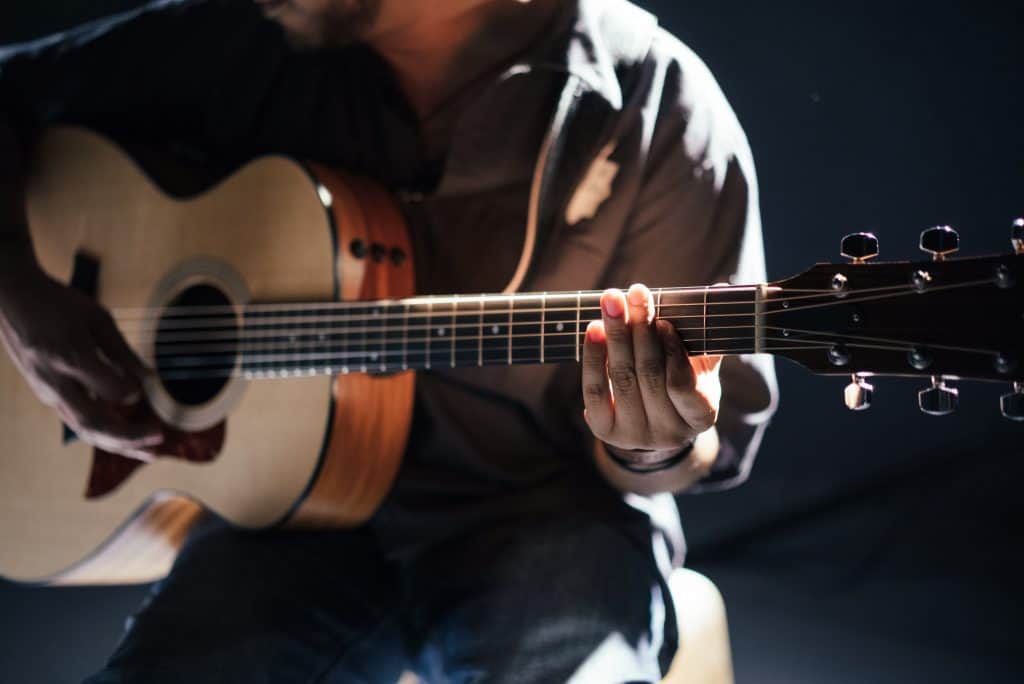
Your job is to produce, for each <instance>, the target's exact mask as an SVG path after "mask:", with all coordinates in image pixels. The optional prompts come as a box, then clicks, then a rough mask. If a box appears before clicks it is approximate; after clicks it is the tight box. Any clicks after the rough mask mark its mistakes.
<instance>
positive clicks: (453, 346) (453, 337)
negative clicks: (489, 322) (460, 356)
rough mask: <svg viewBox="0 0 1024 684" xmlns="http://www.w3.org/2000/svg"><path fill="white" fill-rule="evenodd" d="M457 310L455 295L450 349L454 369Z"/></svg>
mask: <svg viewBox="0 0 1024 684" xmlns="http://www.w3.org/2000/svg"><path fill="white" fill-rule="evenodd" d="M458 310H459V295H455V296H454V299H452V336H451V337H452V348H451V367H452V368H455V340H456V338H457V337H458V334H457V331H456V330H455V313H456V312H457V311H458Z"/></svg>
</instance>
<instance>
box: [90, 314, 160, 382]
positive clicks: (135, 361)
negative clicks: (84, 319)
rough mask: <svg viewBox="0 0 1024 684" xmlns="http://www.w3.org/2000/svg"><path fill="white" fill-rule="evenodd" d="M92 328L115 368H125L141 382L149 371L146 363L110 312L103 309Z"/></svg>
mask: <svg viewBox="0 0 1024 684" xmlns="http://www.w3.org/2000/svg"><path fill="white" fill-rule="evenodd" d="M90 329H91V331H92V334H93V338H94V339H95V340H96V342H97V343H99V346H100V350H101V351H102V352H103V354H104V355H105V356H106V357H107V358H108V359H110V361H111V362H112V363H113V365H114V368H115V370H123V371H124V372H126V373H127V374H128V375H130V376H132V377H134V378H135V379H136V380H138V381H139V382H140V383H141V381H142V379H143V378H144V377H145V376H146V374H147V373H148V372H149V371H148V369H147V368H146V364H144V363H143V362H142V359H140V358H139V357H138V355H137V354H136V353H135V350H133V349H132V348H131V347H130V346H128V343H127V342H126V341H125V339H124V336H123V335H122V334H121V331H120V330H118V329H117V326H116V325H115V324H114V319H112V318H111V317H110V314H108V313H107V312H106V311H102V312H101V313H100V315H99V316H97V317H96V319H94V320H93V322H92V325H91V326H90Z"/></svg>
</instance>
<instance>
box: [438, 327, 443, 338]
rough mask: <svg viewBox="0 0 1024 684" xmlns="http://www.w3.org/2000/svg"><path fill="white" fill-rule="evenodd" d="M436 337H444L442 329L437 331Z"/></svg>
mask: <svg viewBox="0 0 1024 684" xmlns="http://www.w3.org/2000/svg"><path fill="white" fill-rule="evenodd" d="M437 336H438V337H444V328H438V329H437Z"/></svg>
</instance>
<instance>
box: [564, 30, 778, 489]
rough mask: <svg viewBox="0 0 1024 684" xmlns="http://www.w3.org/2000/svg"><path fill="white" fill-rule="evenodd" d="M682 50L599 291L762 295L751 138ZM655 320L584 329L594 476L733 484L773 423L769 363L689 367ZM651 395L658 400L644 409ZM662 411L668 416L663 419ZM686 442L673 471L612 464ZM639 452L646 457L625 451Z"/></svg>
mask: <svg viewBox="0 0 1024 684" xmlns="http://www.w3.org/2000/svg"><path fill="white" fill-rule="evenodd" d="M676 50H677V52H678V53H679V54H678V55H677V59H678V62H677V63H676V64H675V65H674V66H670V67H669V68H668V69H667V72H666V76H665V83H664V89H663V91H662V97H661V101H660V103H659V106H658V110H657V111H658V116H657V124H656V126H655V130H654V135H653V138H652V142H651V148H650V155H649V161H648V166H647V173H646V175H645V177H644V186H643V188H642V190H641V193H640V196H639V198H638V200H637V202H636V205H635V206H636V209H635V211H634V214H633V216H632V220H631V221H630V224H629V225H628V227H627V230H626V232H625V235H624V238H623V240H622V242H621V244H620V245H619V246H618V248H617V249H616V252H615V258H614V261H613V264H612V267H611V269H610V272H609V274H608V276H607V282H609V283H622V282H639V281H642V282H645V283H650V284H652V285H657V286H677V285H682V284H692V285H704V284H708V283H716V282H725V281H728V282H731V283H737V284H738V283H760V282H764V280H765V267H764V254H763V248H762V239H761V224H760V213H759V209H758V197H757V182H756V175H755V173H754V167H753V161H752V159H751V155H750V151H749V148H748V146H747V143H746V139H745V137H744V136H743V132H742V130H741V129H740V127H739V124H738V122H736V120H735V116H734V115H733V113H732V110H731V108H730V107H729V105H728V103H727V102H726V101H725V98H724V96H723V95H722V94H721V91H720V90H719V89H718V86H717V84H716V83H715V82H714V79H713V77H712V76H711V74H710V73H709V72H707V69H706V67H704V65H703V64H701V63H700V62H699V60H697V58H696V57H695V56H693V55H692V53H689V52H688V51H686V50H685V48H682V46H678V45H677V48H676ZM684 74H685V78H684ZM684 85H685V87H684ZM606 296H607V295H606ZM618 296H619V297H621V294H620V295H618ZM651 309H653V307H650V306H648V307H647V308H646V310H645V307H638V308H637V309H636V311H635V312H634V309H633V307H626V316H625V317H624V318H625V320H624V321H621V322H618V321H615V320H611V319H610V317H609V316H608V311H607V310H605V311H603V316H602V321H599V322H595V323H593V324H592V325H595V326H596V327H598V328H599V330H598V331H597V334H596V335H595V337H594V338H593V339H591V338H590V336H589V335H588V341H587V343H586V344H585V351H584V355H585V357H587V356H588V355H587V352H586V347H587V346H588V345H589V346H590V347H591V354H590V355H589V364H588V363H586V362H585V364H584V376H585V380H584V399H585V404H586V405H587V413H588V416H587V418H588V424H589V425H590V427H591V430H592V432H594V434H595V435H596V436H597V437H598V441H597V444H596V446H595V455H594V457H595V461H596V465H597V467H598V469H599V471H600V472H601V473H602V474H603V475H604V476H605V478H606V479H608V480H609V481H610V482H611V483H612V484H613V485H615V486H617V487H619V488H620V489H623V490H625V491H632V492H637V493H641V494H650V493H654V492H661V491H671V492H680V491H683V490H689V491H699V490H702V489H716V488H724V487H728V486H732V485H735V484H738V483H739V482H740V481H742V480H743V479H744V478H745V477H746V474H747V473H748V472H749V469H750V466H751V464H752V461H753V458H754V455H755V453H756V451H757V447H758V444H759V442H760V439H761V435H762V434H763V431H764V428H765V427H766V425H767V421H768V419H769V417H770V416H771V414H772V413H773V411H774V407H775V403H776V390H775V379H774V373H773V368H772V362H771V359H770V357H754V356H743V357H727V358H726V359H724V360H723V361H721V363H717V362H716V361H717V359H714V358H708V357H694V358H688V357H687V356H686V353H685V347H682V345H680V347H682V351H681V352H680V351H677V350H676V349H675V345H676V343H677V342H678V336H676V335H675V333H674V331H673V330H670V329H666V330H664V331H662V330H660V329H659V328H658V327H656V326H657V324H654V325H650V324H649V318H650V316H649V314H650V310H651ZM666 327H667V328H670V326H666ZM648 329H650V331H655V330H656V331H657V332H658V333H659V334H657V335H651V334H649V332H650V331H648ZM624 331H625V332H624ZM638 333H640V334H638ZM616 337H618V338H619V339H618V340H616ZM655 340H656V341H658V342H660V343H661V344H660V346H659V345H656V344H654V341H655ZM627 343H628V347H629V349H625V347H626V346H627ZM616 346H618V347H620V349H619V351H618V353H616V350H615V347H616ZM645 349H646V351H644V350H645ZM605 359H607V361H606V360H605ZM585 360H586V359H585ZM588 365H589V367H590V372H589V378H590V380H589V381H588V380H587V379H586V378H587V377H588ZM606 367H607V372H606ZM598 377H600V379H599V380H598V379H597V378H598ZM609 378H610V385H609ZM659 378H660V382H661V383H662V385H661V386H660V387H659V385H658V380H659ZM648 387H650V388H657V389H658V391H657V392H653V391H647V392H646V394H647V395H650V396H645V388H648ZM602 389H603V390H604V394H607V395H608V396H607V397H605V396H603V395H602V394H601V392H602ZM588 394H589V396H590V402H589V403H588V402H587V396H588ZM629 397H633V398H634V400H635V401H634V402H633V403H635V404H637V405H638V406H639V407H640V409H639V410H636V409H634V410H635V411H636V412H637V413H639V414H641V416H642V418H643V419H642V420H639V419H634V420H629V419H628V417H627V419H626V420H625V421H623V422H624V424H625V425H626V427H627V429H626V430H625V431H623V430H619V429H618V427H619V418H620V417H621V416H620V412H619V411H618V408H619V403H621V402H620V401H619V399H622V398H626V399H627V400H628V398H629ZM602 402H605V403H608V404H609V405H610V407H611V408H610V411H606V412H605V413H606V414H607V413H610V416H611V420H610V421H609V419H608V418H607V417H605V418H604V423H603V424H595V422H594V421H593V420H592V416H590V413H591V409H590V407H591V404H595V403H597V404H600V403H602ZM666 402H667V403H669V405H670V406H672V407H673V408H675V409H676V410H675V411H674V412H671V413H670V412H669V411H666V410H660V411H659V404H660V407H661V408H662V409H663V407H664V405H665V404H666ZM652 416H653V419H652ZM709 425H710V426H711V427H709ZM609 426H611V427H609ZM693 439H695V440H696V441H694V443H693V449H692V451H690V452H689V454H688V455H686V456H685V458H683V459H682V460H680V461H679V462H678V463H677V464H675V465H674V466H673V467H671V468H668V469H664V470H655V471H652V472H650V473H646V474H637V473H633V472H630V470H627V469H625V468H623V467H622V466H621V465H620V464H621V462H623V461H625V462H627V463H629V462H631V461H632V462H635V463H637V464H639V465H640V466H641V467H642V466H643V464H644V463H649V462H659V461H661V460H663V459H668V458H671V457H672V455H673V454H674V453H678V452H679V450H680V449H684V448H685V447H686V445H687V444H688V443H689V442H690V440H693ZM637 448H641V449H654V451H645V452H644V451H642V452H637V451H632V450H633V449H637ZM609 451H611V455H610V454H609ZM610 456H617V457H618V458H612V457H610Z"/></svg>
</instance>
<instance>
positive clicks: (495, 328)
mask: <svg viewBox="0 0 1024 684" xmlns="http://www.w3.org/2000/svg"><path fill="white" fill-rule="evenodd" d="M500 332H501V328H500V327H499V326H497V325H492V326H491V334H492V335H497V334H498V333H500Z"/></svg>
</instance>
